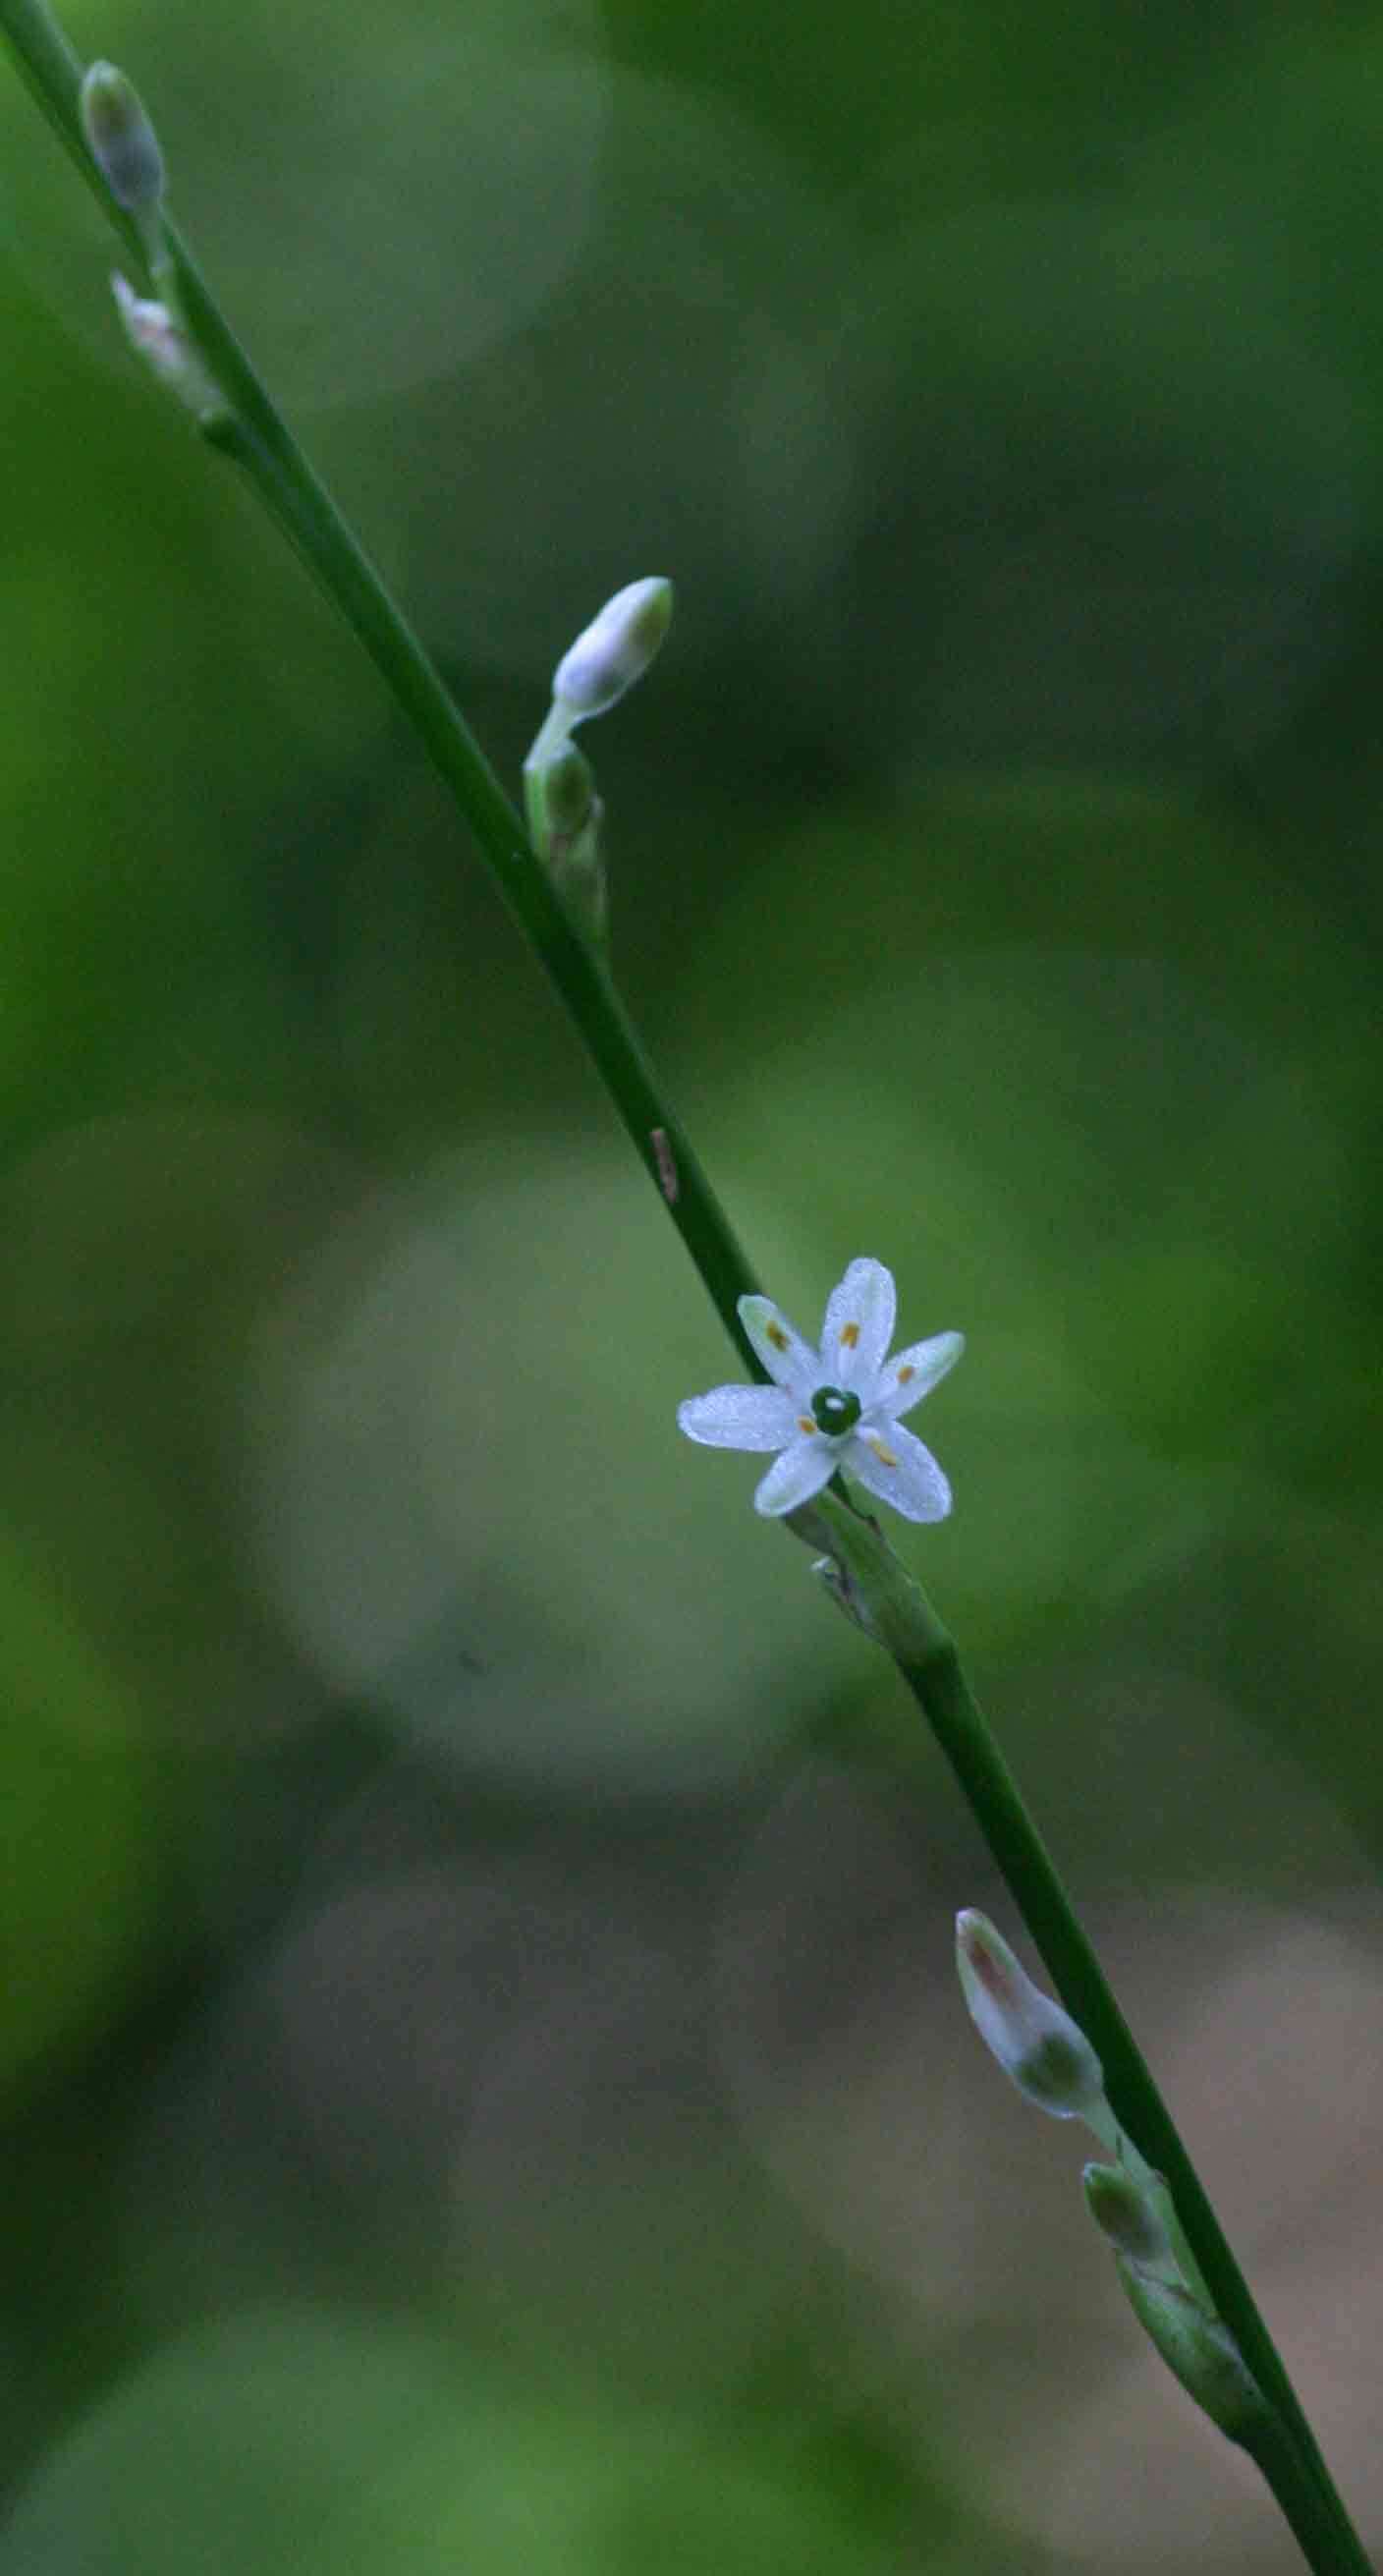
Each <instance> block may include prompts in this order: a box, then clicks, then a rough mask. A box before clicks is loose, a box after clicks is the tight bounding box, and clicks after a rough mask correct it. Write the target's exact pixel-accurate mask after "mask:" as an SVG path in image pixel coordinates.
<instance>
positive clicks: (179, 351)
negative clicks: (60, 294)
mask: <svg viewBox="0 0 1383 2576" xmlns="http://www.w3.org/2000/svg"><path fill="white" fill-rule="evenodd" d="M111 285H112V287H113V288H114V290H115V301H116V306H117V308H118V310H119V314H120V319H121V321H122V322H123V324H124V326H125V336H126V338H127V339H128V341H129V343H130V346H131V348H132V349H135V350H137V352H138V354H139V356H140V357H141V358H142V359H143V360H144V362H145V364H146V366H148V367H150V368H151V369H152V371H153V373H154V374H155V375H156V376H157V377H158V380H159V382H160V384H162V385H166V386H167V388H168V391H169V392H170V393H171V394H175V395H176V396H177V399H178V401H179V402H180V403H182V404H183V405H184V406H185V408H186V409H187V410H188V411H190V412H192V413H193V414H194V415H195V417H196V419H197V420H198V421H199V422H200V423H201V425H202V426H203V428H205V427H206V426H207V424H208V423H210V422H213V421H221V420H225V419H227V418H228V417H229V413H230V405H229V404H228V402H227V401H226V397H225V395H224V393H223V392H222V390H221V387H220V386H219V385H218V384H217V382H216V379H215V377H214V376H213V375H212V373H211V370H210V368H209V367H208V366H207V365H206V362H205V360H204V359H203V358H202V357H201V356H200V355H199V354H198V352H197V350H196V349H195V348H194V347H193V345H192V343H191V341H190V340H189V339H188V336H187V333H186V332H185V331H184V330H183V329H182V327H181V325H180V324H179V323H178V322H176V321H175V320H174V318H173V315H172V314H171V313H170V312H169V310H168V307H167V305H166V304H159V303H156V302H155V301H154V300H153V299H152V298H150V297H148V296H143V295H136V293H135V291H134V288H133V287H132V286H131V284H130V282H129V279H128V278H125V277H121V276H120V275H119V274H118V273H117V274H116V275H115V276H114V277H113V278H112V279H111Z"/></svg>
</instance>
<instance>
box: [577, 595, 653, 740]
mask: <svg viewBox="0 0 1383 2576" xmlns="http://www.w3.org/2000/svg"><path fill="white" fill-rule="evenodd" d="M671 618H672V584H671V582H670V581H665V580H663V578H662V576H661V575H660V574H657V573H653V574H650V575H649V576H648V578H647V579H646V580H644V581H631V582H628V583H627V584H626V586H625V588H624V589H623V590H617V591H616V592H615V595H614V598H613V599H607V600H606V602H605V605H604V607H603V608H602V610H601V611H600V614H599V616H598V617H595V618H593V619H592V621H591V623H590V625H589V626H588V627H587V628H586V629H585V632H584V634H581V635H578V636H577V639H576V642H575V643H574V644H573V645H572V646H571V648H570V650H569V651H568V652H566V653H564V654H563V656H562V659H561V661H560V662H559V663H558V665H557V668H556V671H555V672H554V674H553V680H552V695H553V698H554V700H555V702H556V704H557V705H558V706H559V707H561V708H562V709H563V710H564V712H565V716H566V720H567V723H568V724H569V725H573V724H580V723H582V722H583V721H584V719H585V718H586V717H587V716H599V715H603V714H604V712H605V710H606V708H607V707H612V706H614V704H615V702H616V700H617V699H619V698H622V697H623V695H624V693H625V690H626V689H628V688H632V686H633V684H634V682H635V680H641V679H642V678H643V675H644V673H645V671H646V670H647V669H648V666H649V664H650V662H651V661H652V660H653V657H654V655H655V653H656V652H657V650H658V647H659V645H660V644H661V643H662V640H663V637H664V636H665V635H666V633H667V630H668V626H669V624H670V622H671Z"/></svg>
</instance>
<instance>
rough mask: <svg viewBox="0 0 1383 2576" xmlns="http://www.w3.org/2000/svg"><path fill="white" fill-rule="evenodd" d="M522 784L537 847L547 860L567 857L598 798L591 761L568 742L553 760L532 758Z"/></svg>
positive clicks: (573, 744) (527, 765)
mask: <svg viewBox="0 0 1383 2576" xmlns="http://www.w3.org/2000/svg"><path fill="white" fill-rule="evenodd" d="M523 783H524V794H525V798H526V800H527V804H528V820H529V827H530V829H531V831H532V834H533V841H534V846H535V848H536V849H537V850H538V851H539V853H540V854H541V856H542V857H543V858H545V859H552V858H564V857H565V856H566V854H567V852H568V851H569V850H570V848H571V845H572V843H573V841H574V840H575V838H576V836H577V834H578V832H580V831H582V830H583V829H584V827H585V825H586V824H587V823H588V822H589V821H590V819H591V815H592V812H593V810H594V808H595V806H596V804H597V803H598V801H599V800H598V798H597V796H596V792H595V772H594V770H593V769H592V767H591V764H590V762H589V761H588V759H587V758H586V755H585V753H584V752H583V751H578V749H577V747H576V744H575V743H574V742H569V743H566V744H565V745H564V746H563V748H562V750H561V751H559V752H556V753H554V755H553V757H552V759H551V760H541V761H537V762H534V761H531V760H530V761H529V762H528V763H527V764H526V766H525V769H524V780H523Z"/></svg>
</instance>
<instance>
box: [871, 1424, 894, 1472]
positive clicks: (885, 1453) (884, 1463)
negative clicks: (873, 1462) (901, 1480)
mask: <svg viewBox="0 0 1383 2576" xmlns="http://www.w3.org/2000/svg"><path fill="white" fill-rule="evenodd" d="M866 1437H867V1439H868V1442H869V1446H870V1448H871V1449H872V1450H873V1452H874V1455H875V1457H876V1458H877V1459H878V1461H879V1464H880V1466H881V1467H896V1466H897V1464H898V1461H897V1459H896V1458H895V1457H894V1454H893V1451H892V1450H891V1449H889V1448H886V1447H885V1445H884V1443H883V1441H882V1440H881V1439H880V1438H879V1435H878V1433H877V1432H876V1431H870V1432H868V1433H867V1434H866Z"/></svg>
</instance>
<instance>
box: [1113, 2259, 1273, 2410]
mask: <svg viewBox="0 0 1383 2576" xmlns="http://www.w3.org/2000/svg"><path fill="white" fill-rule="evenodd" d="M1115 2269H1116V2271H1117V2272H1118V2275H1119V2278H1120V2280H1121V2281H1122V2283H1123V2285H1124V2289H1125V2291H1126V2293H1127V2296H1128V2301H1129V2305H1130V2307H1131V2308H1132V2309H1133V2312H1134V2315H1135V2316H1136V2317H1137V2319H1138V2322H1139V2324H1140V2325H1141V2326H1142V2327H1143V2329H1144V2332H1145V2333H1146V2334H1147V2335H1148V2336H1149V2337H1150V2338H1151V2340H1152V2342H1153V2343H1155V2344H1156V2346H1157V2349H1158V2351H1159V2352H1160V2353H1161V2355H1162V2358H1163V2360H1164V2361H1165V2362H1166V2364H1167V2367H1168V2369H1169V2370H1170V2371H1171V2372H1172V2373H1173V2374H1174V2376H1175V2377H1176V2378H1177V2379H1179V2380H1180V2381H1181V2384H1182V2387H1183V2388H1184V2389H1185V2390H1186V2393H1187V2395H1188V2397H1194V2399H1195V2401H1196V2404H1197V2405H1198V2406H1201V2407H1203V2408H1204V2410H1205V2412H1206V2414H1207V2415H1208V2416H1209V2417H1210V2419H1211V2422H1212V2423H1214V2424H1218V2425H1219V2428H1220V2431H1221V2432H1222V2433H1227V2434H1228V2435H1229V2438H1230V2440H1231V2441H1232V2442H1242V2443H1244V2444H1245V2445H1246V2446H1247V2447H1248V2448H1249V2449H1252V2448H1253V2445H1254V2440H1255V2437H1256V2436H1257V2435H1258V2434H1259V2433H1261V2432H1262V2430H1263V2428H1264V2427H1265V2425H1266V2424H1267V2423H1268V2422H1269V2421H1270V2420H1271V2419H1270V2410H1269V2407H1268V2403H1267V2400H1266V2398H1265V2397H1264V2395H1263V2392H1262V2390H1261V2388H1260V2387H1259V2385H1258V2382H1257V2380H1256V2379H1255V2378H1254V2377H1253V2375H1252V2373H1251V2372H1250V2370H1249V2369H1248V2367H1247V2365H1246V2363H1245V2361H1244V2357H1243V2355H1242V2353H1241V2352H1240V2350H1239V2347H1238V2345H1237V2343H1236V2342H1235V2340H1234V2337H1233V2336H1232V2334H1231V2333H1230V2332H1229V2329H1228V2327H1227V2326H1225V2325H1223V2324H1222V2323H1221V2321H1220V2319H1219V2318H1218V2317H1217V2316H1214V2315H1213V2314H1211V2313H1210V2312H1209V2311H1208V2310H1207V2309H1206V2308H1204V2307H1202V2305H1201V2303H1200V2300H1199V2299H1197V2298H1195V2297H1194V2296H1193V2294H1192V2293H1191V2291H1190V2290H1187V2289H1184V2288H1182V2287H1180V2286H1179V2285H1178V2284H1176V2283H1174V2282H1171V2281H1164V2280H1162V2279H1161V2278H1160V2277H1159V2276H1158V2275H1157V2274H1156V2273H1155V2272H1149V2271H1146V2270H1145V2269H1144V2267H1143V2265H1142V2264H1141V2263H1138V2262H1134V2261H1132V2260H1131V2259H1130V2258H1129V2257H1128V2256H1127V2255H1124V2254H1119V2255H1116V2257H1115Z"/></svg>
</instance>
